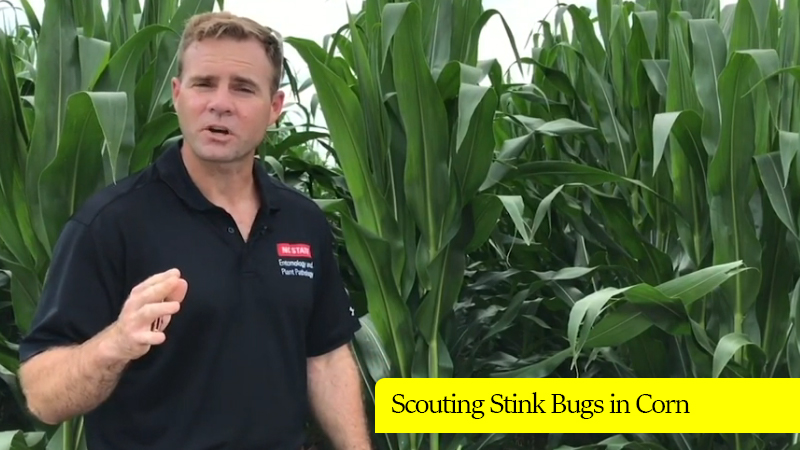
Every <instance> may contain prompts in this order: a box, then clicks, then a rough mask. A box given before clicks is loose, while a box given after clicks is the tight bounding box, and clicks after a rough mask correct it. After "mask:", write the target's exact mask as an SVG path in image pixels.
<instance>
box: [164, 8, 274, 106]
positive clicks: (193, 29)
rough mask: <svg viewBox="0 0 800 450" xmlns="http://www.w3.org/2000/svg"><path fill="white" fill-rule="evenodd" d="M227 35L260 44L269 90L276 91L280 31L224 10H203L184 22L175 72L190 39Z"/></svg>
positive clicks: (180, 70) (179, 68)
mask: <svg viewBox="0 0 800 450" xmlns="http://www.w3.org/2000/svg"><path fill="white" fill-rule="evenodd" d="M221 38H229V39H234V40H237V41H245V40H248V39H255V40H257V41H258V42H259V43H261V46H262V47H263V48H264V52H265V53H266V55H267V58H268V59H269V61H270V63H271V64H272V67H273V69H274V74H273V77H272V80H271V88H272V93H273V94H274V93H275V92H277V91H278V89H279V88H280V83H281V80H282V79H283V58H284V56H283V41H282V38H281V35H280V34H279V33H278V32H276V31H275V30H273V29H272V28H270V27H267V26H264V25H261V24H259V23H258V22H256V21H254V20H252V19H249V18H247V17H241V16H237V15H235V14H232V13H230V12H227V11H215V12H205V13H200V14H196V15H194V16H192V17H191V18H190V19H189V21H188V22H187V23H186V27H185V29H184V30H183V35H182V36H181V44H180V47H179V49H178V76H179V77H180V75H181V73H182V70H183V55H184V53H185V52H186V49H187V48H188V47H189V46H190V45H191V44H192V43H194V42H199V41H202V40H203V39H221Z"/></svg>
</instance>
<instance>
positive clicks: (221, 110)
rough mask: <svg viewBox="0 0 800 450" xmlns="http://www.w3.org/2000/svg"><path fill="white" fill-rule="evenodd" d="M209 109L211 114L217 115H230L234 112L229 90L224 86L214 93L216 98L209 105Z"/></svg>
mask: <svg viewBox="0 0 800 450" xmlns="http://www.w3.org/2000/svg"><path fill="white" fill-rule="evenodd" d="M208 107H209V109H210V110H211V112H213V113H215V114H230V112H231V111H232V110H233V103H232V102H231V98H230V95H229V94H228V90H227V88H225V87H222V86H221V87H219V88H217V90H216V91H215V92H214V96H213V97H212V98H211V101H210V102H209V103H208Z"/></svg>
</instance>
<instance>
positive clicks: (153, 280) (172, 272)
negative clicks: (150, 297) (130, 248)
mask: <svg viewBox="0 0 800 450" xmlns="http://www.w3.org/2000/svg"><path fill="white" fill-rule="evenodd" d="M180 274H181V272H180V270H178V269H174V268H173V269H169V270H167V271H164V272H161V273H157V274H154V275H151V276H149V277H148V278H147V279H145V280H144V281H142V282H141V283H139V284H137V285H136V286H134V288H133V289H132V290H131V295H133V294H138V293H139V292H141V291H144V290H147V289H149V288H150V287H151V286H154V285H156V284H158V283H161V282H163V281H164V280H167V279H169V278H173V277H178V276H180Z"/></svg>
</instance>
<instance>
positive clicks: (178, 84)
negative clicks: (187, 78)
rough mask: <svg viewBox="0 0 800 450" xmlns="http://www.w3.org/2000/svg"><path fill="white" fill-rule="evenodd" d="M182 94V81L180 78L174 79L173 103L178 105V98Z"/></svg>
mask: <svg viewBox="0 0 800 450" xmlns="http://www.w3.org/2000/svg"><path fill="white" fill-rule="evenodd" d="M180 93H181V80H180V78H178V77H173V78H172V103H173V104H175V103H177V100H178V96H179V95H180Z"/></svg>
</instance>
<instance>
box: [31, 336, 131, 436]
mask: <svg viewBox="0 0 800 450" xmlns="http://www.w3.org/2000/svg"><path fill="white" fill-rule="evenodd" d="M107 333H108V329H107V330H106V331H103V332H101V333H100V334H98V335H97V336H95V337H94V338H92V339H90V340H88V341H86V342H85V343H84V344H82V345H76V346H69V347H60V348H55V349H52V350H48V351H46V352H43V353H41V354H39V355H36V356H35V357H33V358H31V360H30V361H28V362H26V363H25V364H24V365H23V366H22V367H21V368H20V383H21V385H22V389H23V392H24V394H25V398H26V400H27V403H28V409H29V410H30V411H31V413H32V414H33V415H35V416H36V417H38V418H39V420H41V421H43V422H45V423H49V424H58V423H61V422H63V421H65V420H68V419H71V418H73V417H75V416H79V415H82V414H85V413H87V412H89V411H91V410H92V409H94V408H96V407H97V406H98V405H99V404H100V403H102V402H103V401H105V399H107V398H108V396H109V395H110V394H111V392H112V391H113V389H114V388H115V387H116V386H117V383H118V382H119V378H120V375H121V373H122V371H123V370H124V368H125V366H126V365H127V361H125V360H123V359H120V358H118V357H115V356H114V355H113V353H112V352H111V351H110V349H109V348H108V345H107V339H106V335H107Z"/></svg>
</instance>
